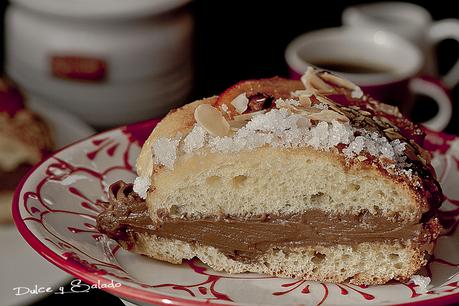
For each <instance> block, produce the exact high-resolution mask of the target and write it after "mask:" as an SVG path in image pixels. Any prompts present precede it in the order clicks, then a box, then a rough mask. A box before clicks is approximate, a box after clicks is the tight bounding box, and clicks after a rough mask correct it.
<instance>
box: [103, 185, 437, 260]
mask: <svg viewBox="0 0 459 306" xmlns="http://www.w3.org/2000/svg"><path fill="white" fill-rule="evenodd" d="M132 187H133V186H132V184H125V183H124V182H121V181H120V182H117V183H114V184H113V185H112V186H110V190H109V203H107V208H106V210H105V211H103V212H102V213H101V214H100V215H99V216H98V218H97V227H98V229H99V231H100V232H102V233H105V234H107V235H108V236H109V237H110V238H113V239H115V240H117V241H118V242H124V244H125V245H127V246H128V248H132V247H133V246H134V245H135V242H136V233H149V234H152V235H156V236H158V237H163V238H167V239H177V240H181V241H185V242H188V243H198V244H200V245H206V246H212V247H215V248H217V249H218V250H220V251H222V252H223V253H224V254H225V255H226V256H228V257H230V258H233V259H238V260H243V261H250V260H253V259H255V258H257V257H258V256H259V255H262V254H263V253H265V252H266V251H267V250H269V249H271V248H282V249H288V248H293V247H297V246H311V245H313V246H314V245H324V246H329V245H335V244H345V245H356V244H358V243H362V242H395V241H408V240H411V241H413V242H415V243H427V242H430V240H431V237H430V235H429V232H430V231H429V229H428V227H426V224H422V223H418V224H406V223H403V222H391V221H389V220H388V219H387V218H386V217H383V216H375V215H371V214H369V213H361V214H359V215H351V214H346V215H336V214H328V213H326V212H323V211H320V210H311V211H308V212H307V213H304V214H301V215H289V216H285V215H282V216H274V215H264V216H258V217H251V218H248V219H247V218H246V219H238V218H233V217H229V216H220V217H212V218H204V219H194V220H190V219H182V218H172V217H170V216H168V215H160V216H159V219H158V220H159V221H158V222H157V223H154V222H153V221H152V219H151V218H150V215H149V212H148V209H147V206H146V202H145V200H143V199H141V198H140V197H139V196H138V195H137V194H136V193H135V192H134V191H133V188H132Z"/></svg>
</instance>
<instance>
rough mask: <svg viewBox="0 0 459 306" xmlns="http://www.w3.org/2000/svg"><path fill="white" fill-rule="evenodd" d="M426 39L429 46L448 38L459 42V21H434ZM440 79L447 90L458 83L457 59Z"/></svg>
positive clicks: (458, 66)
mask: <svg viewBox="0 0 459 306" xmlns="http://www.w3.org/2000/svg"><path fill="white" fill-rule="evenodd" d="M427 38H428V41H429V42H430V45H436V44H438V43H439V42H440V41H442V40H445V39H448V38H450V39H455V40H456V41H457V42H459V19H444V20H440V21H436V22H435V23H434V24H433V25H432V27H431V28H430V30H429V31H428V32H427ZM441 78H442V80H443V82H444V83H445V84H446V86H448V88H454V87H455V86H456V85H457V84H458V83H459V58H458V60H457V61H456V63H455V64H454V65H453V66H452V68H451V69H450V70H449V71H448V73H446V74H445V75H444V76H443V77H441Z"/></svg>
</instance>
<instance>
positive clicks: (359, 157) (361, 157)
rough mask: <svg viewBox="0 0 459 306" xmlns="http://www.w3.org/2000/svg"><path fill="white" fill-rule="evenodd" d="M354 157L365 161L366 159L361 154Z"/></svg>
mask: <svg viewBox="0 0 459 306" xmlns="http://www.w3.org/2000/svg"><path fill="white" fill-rule="evenodd" d="M356 158H357V159H358V160H359V161H361V162H363V161H366V160H367V159H368V158H367V157H366V156H363V155H359V156H357V157H356Z"/></svg>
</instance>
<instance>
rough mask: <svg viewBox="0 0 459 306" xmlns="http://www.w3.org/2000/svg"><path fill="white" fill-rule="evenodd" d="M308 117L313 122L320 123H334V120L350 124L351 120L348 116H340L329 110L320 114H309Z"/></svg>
mask: <svg viewBox="0 0 459 306" xmlns="http://www.w3.org/2000/svg"><path fill="white" fill-rule="evenodd" d="M306 117H307V118H309V119H311V120H318V121H325V122H332V121H333V120H336V121H339V122H349V119H348V118H347V117H346V116H344V115H342V114H339V113H337V112H335V111H332V110H329V109H324V110H322V111H321V112H319V113H314V114H308V115H307V116H306Z"/></svg>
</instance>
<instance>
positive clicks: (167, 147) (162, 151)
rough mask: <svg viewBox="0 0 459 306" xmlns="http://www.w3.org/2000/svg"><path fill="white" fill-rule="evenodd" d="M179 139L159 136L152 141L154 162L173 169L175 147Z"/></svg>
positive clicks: (175, 153) (175, 155)
mask: <svg viewBox="0 0 459 306" xmlns="http://www.w3.org/2000/svg"><path fill="white" fill-rule="evenodd" d="M179 143H180V138H179V139H169V138H165V137H161V138H159V139H157V140H156V141H155V142H154V143H153V148H152V149H153V156H154V161H155V163H156V164H159V165H164V166H166V168H168V169H170V170H172V169H174V163H175V160H176V158H177V147H178V145H179Z"/></svg>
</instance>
